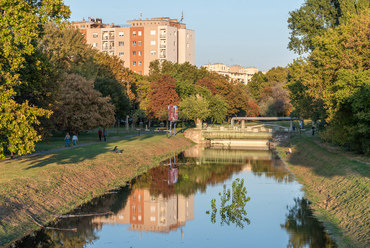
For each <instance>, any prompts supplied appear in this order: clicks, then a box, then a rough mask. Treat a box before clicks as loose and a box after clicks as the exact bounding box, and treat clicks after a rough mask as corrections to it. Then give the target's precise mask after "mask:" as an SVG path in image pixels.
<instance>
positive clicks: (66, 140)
mask: <svg viewBox="0 0 370 248" xmlns="http://www.w3.org/2000/svg"><path fill="white" fill-rule="evenodd" d="M70 139H71V136H69V133H67V134H66V137H64V140H65V142H66V147H68V146H69V140H70Z"/></svg>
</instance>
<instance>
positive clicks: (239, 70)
mask: <svg viewBox="0 0 370 248" xmlns="http://www.w3.org/2000/svg"><path fill="white" fill-rule="evenodd" d="M202 67H204V68H206V69H207V70H208V71H213V72H217V73H218V74H221V75H224V76H229V77H230V78H231V79H234V80H238V81H240V82H243V83H245V84H247V83H248V82H250V81H251V79H252V76H253V74H255V73H258V69H257V68H255V67H246V68H244V67H241V66H240V65H233V66H227V65H224V64H221V63H216V64H213V65H211V64H208V65H203V66H202Z"/></svg>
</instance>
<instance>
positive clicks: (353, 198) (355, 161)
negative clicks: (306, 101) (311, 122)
mask: <svg viewBox="0 0 370 248" xmlns="http://www.w3.org/2000/svg"><path fill="white" fill-rule="evenodd" d="M290 145H291V147H292V149H293V153H292V154H290V155H286V154H285V151H286V150H287V148H286V147H279V148H278V152H279V155H280V156H281V157H282V158H283V159H284V160H285V161H286V162H287V164H288V168H289V169H290V170H291V171H292V172H293V173H294V174H295V176H296V177H297V179H298V180H299V181H300V182H301V183H302V184H303V185H304V191H305V192H306V197H307V198H308V199H309V200H310V201H311V202H312V207H313V209H314V212H315V215H316V216H317V217H318V218H319V219H320V220H321V221H323V222H324V224H325V226H326V228H327V229H328V230H329V233H331V234H332V236H333V237H334V239H335V240H336V242H337V244H338V245H339V247H357V248H360V247H369V245H370V163H368V162H369V160H370V159H369V158H368V157H358V156H357V157H356V156H355V155H354V154H351V153H349V152H346V151H344V150H343V149H340V148H334V147H330V146H328V145H325V144H323V143H321V142H320V140H319V138H316V137H314V138H313V137H309V136H302V138H300V137H299V136H296V137H294V138H293V139H292V140H291V144H290ZM360 160H361V161H363V162H361V161H360Z"/></svg>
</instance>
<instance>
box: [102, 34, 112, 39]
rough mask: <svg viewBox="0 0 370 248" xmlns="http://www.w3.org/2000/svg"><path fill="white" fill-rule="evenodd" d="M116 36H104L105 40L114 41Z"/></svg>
mask: <svg viewBox="0 0 370 248" xmlns="http://www.w3.org/2000/svg"><path fill="white" fill-rule="evenodd" d="M114 38H115V37H114V35H111V36H103V38H102V39H103V40H114Z"/></svg>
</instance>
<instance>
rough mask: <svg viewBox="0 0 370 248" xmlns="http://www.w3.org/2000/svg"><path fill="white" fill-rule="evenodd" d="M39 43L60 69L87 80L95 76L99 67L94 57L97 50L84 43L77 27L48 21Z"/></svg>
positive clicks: (50, 59)
mask: <svg viewBox="0 0 370 248" xmlns="http://www.w3.org/2000/svg"><path fill="white" fill-rule="evenodd" d="M40 45H41V48H42V49H43V50H44V51H45V53H46V54H47V55H48V58H49V61H50V62H51V63H53V64H54V65H55V66H56V67H57V68H58V69H59V70H60V71H62V72H67V73H77V74H79V75H81V76H83V77H85V78H86V79H88V80H94V79H95V78H96V76H97V73H98V71H99V70H98V68H99V67H98V64H97V63H96V61H95V57H96V56H97V53H98V51H97V50H96V49H93V48H92V47H91V46H90V45H88V44H86V42H85V38H84V37H83V35H82V34H81V33H80V32H79V31H78V30H77V29H73V28H72V27H60V26H57V25H55V24H54V23H49V24H48V25H46V26H45V35H44V36H43V39H42V40H41V43H40Z"/></svg>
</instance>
